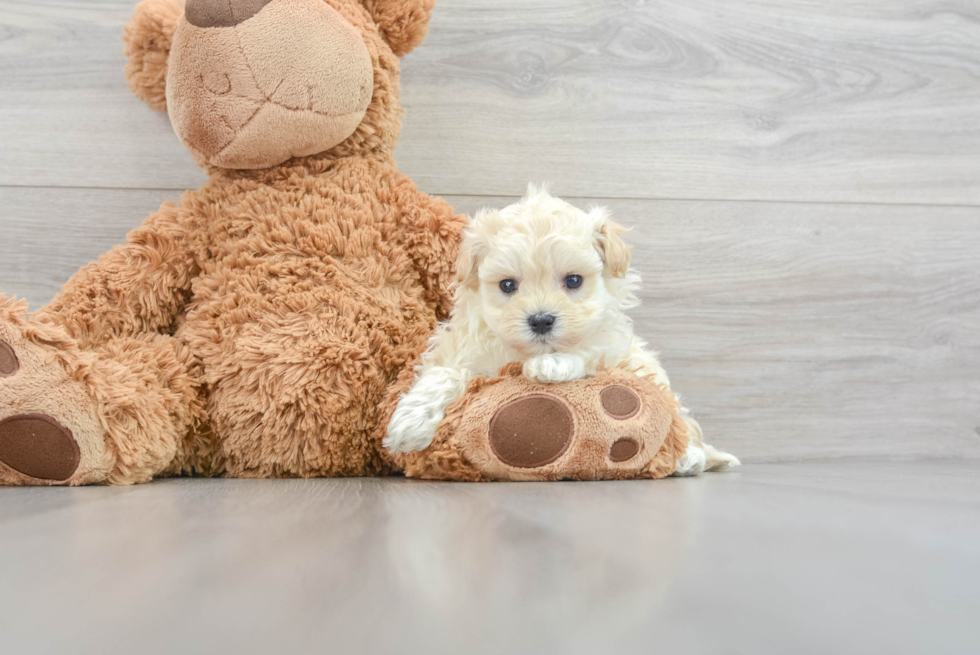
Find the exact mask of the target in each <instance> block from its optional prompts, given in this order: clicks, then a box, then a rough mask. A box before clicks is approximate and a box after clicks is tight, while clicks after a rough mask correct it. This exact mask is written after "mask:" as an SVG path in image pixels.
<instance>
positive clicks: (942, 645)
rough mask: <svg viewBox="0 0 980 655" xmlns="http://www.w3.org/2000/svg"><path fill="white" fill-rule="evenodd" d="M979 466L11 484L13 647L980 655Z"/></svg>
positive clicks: (7, 571) (6, 626) (7, 605)
mask: <svg viewBox="0 0 980 655" xmlns="http://www.w3.org/2000/svg"><path fill="white" fill-rule="evenodd" d="M978 516H980V476H978V475H977V472H976V469H975V467H974V466H973V465H972V464H971V463H969V462H965V461H962V460H960V461H956V462H938V463H937V462H931V463H930V462H923V463H918V464H915V465H914V466H912V465H909V464H904V463H887V462H885V463H882V462H877V463H866V462H858V461H851V462H824V463H820V462H809V463H805V464H759V465H754V466H751V467H746V468H745V469H744V470H742V471H739V472H734V473H729V474H717V475H713V476H707V477H704V478H700V479H671V480H664V481H658V482H642V481H640V482H624V483H580V484H576V483H554V484H535V483H523V484H522V483H512V484H476V485H473V484H448V483H426V482H418V481H408V480H371V479H367V480H303V481H300V480H295V481H278V480H271V481H268V480H263V481H246V480H170V481H162V482H157V483H154V484H151V485H144V486H140V487H133V488H124V489H116V488H90V489H72V490H60V489H8V490H3V493H0V553H3V557H0V580H3V584H2V587H0V635H2V637H0V639H2V644H3V646H2V650H3V652H4V653H17V652H23V653H63V652H70V653H80V654H81V653H84V654H88V653H146V654H147V655H155V654H157V653H159V654H161V655H162V654H170V653H183V652H188V653H241V654H243V655H244V654H250V653H261V654H268V653H311V652H322V653H452V654H457V653H513V654H515V655H516V654H523V653H527V654H529V655H539V654H541V653H590V654H595V653H638V654H639V653H643V654H644V655H649V654H650V653H745V654H747V655H758V654H759V653H774V654H778V655H783V654H786V653H793V654H797V653H799V654H801V655H805V654H808V653H813V654H821V655H823V654H826V653H834V654H849V653H855V654H857V653H860V654H866V653H892V654H895V655H902V654H905V653H929V654H930V655H931V654H935V653H963V654H964V655H965V654H967V653H975V652H976V644H977V639H978V638H980V628H978V626H977V620H976V618H977V616H978V615H980V596H978V594H977V592H976V590H977V588H978V587H980V567H978V566H977V558H978V556H977V548H976V545H977V543H980V521H978Z"/></svg>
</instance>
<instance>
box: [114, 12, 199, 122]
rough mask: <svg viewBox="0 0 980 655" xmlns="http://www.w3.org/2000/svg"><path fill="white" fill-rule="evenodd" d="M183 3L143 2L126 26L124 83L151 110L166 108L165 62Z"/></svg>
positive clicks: (124, 37)
mask: <svg viewBox="0 0 980 655" xmlns="http://www.w3.org/2000/svg"><path fill="white" fill-rule="evenodd" d="M183 15H184V3H182V2H178V1H177V0H143V2H141V3H139V4H138V5H136V9H135V10H134V12H133V17H132V18H131V19H130V21H129V23H127V24H126V29H125V32H123V40H124V41H125V42H126V59H127V60H128V61H127V62H126V82H127V83H128V84H129V88H130V89H131V90H132V91H133V93H135V94H136V97H137V98H139V99H140V100H143V101H144V102H146V104H148V105H150V106H151V107H153V108H154V109H159V110H161V111H166V109H167V93H166V82H167V59H169V57H170V44H171V42H172V41H173V36H174V31H175V30H176V29H177V21H179V20H180V17H181V16H183Z"/></svg>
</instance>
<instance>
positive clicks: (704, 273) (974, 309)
mask: <svg viewBox="0 0 980 655" xmlns="http://www.w3.org/2000/svg"><path fill="white" fill-rule="evenodd" d="M168 199H169V200H176V199H177V196H176V194H173V193H167V192H162V191H120V190H76V189H34V190H28V189H0V207H3V208H4V209H3V210H2V212H3V213H2V214H0V215H2V219H0V222H2V224H3V225H4V229H5V235H4V236H5V238H4V239H3V240H2V241H0V288H3V290H4V291H5V292H7V293H10V294H17V295H21V296H26V297H27V298H29V299H30V301H31V302H32V306H34V307H38V306H40V304H43V303H45V302H47V301H48V300H49V299H50V298H51V297H52V296H53V295H54V293H55V292H56V291H57V289H58V288H60V285H61V284H62V283H63V282H64V281H65V280H66V279H67V278H68V277H69V276H70V275H71V274H72V273H73V272H74V271H75V270H77V269H78V267H80V266H81V265H83V264H85V263H87V262H88V261H90V260H92V259H95V258H96V257H98V255H99V254H101V253H102V252H103V251H105V250H107V249H108V248H109V247H111V246H112V245H113V244H115V243H118V242H120V241H121V240H122V239H123V237H124V235H125V233H126V232H127V231H129V230H130V229H132V228H134V227H136V226H137V225H139V223H140V222H141V221H142V219H143V218H144V217H145V216H146V215H147V214H148V213H149V212H151V211H153V210H155V209H156V208H157V207H158V206H159V204H160V203H161V202H162V201H164V200H168ZM448 200H449V201H450V202H452V203H454V204H455V206H456V207H457V209H458V210H460V211H465V212H471V213H472V212H475V211H476V210H477V209H479V208H480V207H482V206H502V205H504V204H507V203H509V202H511V201H513V200H514V199H513V198H474V197H452V196H451V197H449V198H448ZM570 201H572V202H574V203H576V204H579V205H582V206H586V205H588V204H591V203H593V202H596V201H595V200H589V199H575V198H571V199H570ZM603 202H604V204H607V205H608V206H610V207H611V209H612V211H613V214H614V216H616V218H617V220H619V221H621V222H622V223H624V224H626V225H632V226H635V227H636V228H637V229H635V230H634V231H633V232H632V233H631V234H630V235H629V239H630V240H631V242H633V243H634V244H635V246H636V248H635V251H634V264H635V265H636V266H637V267H638V268H639V270H640V271H641V272H642V274H643V276H644V279H645V285H644V298H645V300H644V305H643V306H642V307H641V308H640V309H638V310H637V311H636V312H635V314H634V316H635V318H636V323H637V330H638V332H639V333H640V334H641V335H643V336H644V337H646V338H647V339H648V340H649V341H650V342H651V344H652V345H653V346H654V347H655V348H656V349H658V350H660V351H661V352H662V355H663V359H664V362H665V365H666V368H667V370H668V372H669V373H670V376H671V380H672V382H673V385H674V387H675V389H676V390H678V391H679V392H681V394H682V395H683V396H684V399H685V402H686V403H687V404H688V405H689V406H690V407H691V408H692V411H693V413H694V415H695V416H697V417H698V419H699V420H700V421H701V422H702V424H703V427H704V429H705V433H706V434H707V435H708V438H709V442H711V443H714V444H715V445H718V446H720V447H725V448H729V449H731V450H732V451H733V452H735V453H737V454H738V455H740V456H742V457H744V458H745V459H746V460H747V461H750V462H751V461H769V460H786V459H801V458H824V457H843V456H861V457H881V458H888V459H896V458H899V459H901V458H911V457H917V456H923V455H924V456H935V457H941V456H968V457H977V456H980V375H978V371H980V265H978V259H977V257H978V255H977V253H978V252H980V209H975V208H953V207H888V206H881V205H820V204H781V203H756V202H707V201H704V202H693V201H654V200H615V201H603Z"/></svg>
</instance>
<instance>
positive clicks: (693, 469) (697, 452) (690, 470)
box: [674, 444, 708, 478]
mask: <svg viewBox="0 0 980 655" xmlns="http://www.w3.org/2000/svg"><path fill="white" fill-rule="evenodd" d="M707 463H708V457H707V455H705V453H704V449H703V448H701V447H699V446H696V445H694V444H690V445H688V447H687V450H686V451H684V454H683V455H681V456H680V457H679V458H678V460H677V470H675V471H674V475H676V476H678V477H684V478H686V477H693V476H696V475H701V474H702V473H704V469H705V466H706V465H707Z"/></svg>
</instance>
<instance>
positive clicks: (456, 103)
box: [0, 0, 980, 204]
mask: <svg viewBox="0 0 980 655" xmlns="http://www.w3.org/2000/svg"><path fill="white" fill-rule="evenodd" d="M132 5H133V2H132V0H101V1H99V2H92V1H91V0H68V1H66V0H30V1H28V0H0V89H2V90H3V93H2V94H0V143H2V144H3V148H4V156H3V157H2V158H0V185H38V186H44V185H52V186H96V187H125V188H175V189H183V188H188V187H196V186H198V185H199V184H200V183H201V180H202V174H201V173H200V172H199V171H198V170H196V169H195V168H194V167H193V165H192V163H191V159H190V156H189V155H188V154H187V153H186V152H185V151H184V149H183V148H182V147H181V146H180V144H179V143H178V142H177V139H176V138H175V137H174V135H173V134H172V131H171V129H170V126H169V123H168V121H167V120H166V117H164V116H162V115H159V114H157V113H155V112H153V111H152V110H150V109H148V108H146V107H144V106H142V105H141V104H140V103H139V102H138V101H137V100H136V99H135V98H132V97H131V95H130V94H129V91H128V89H127V88H126V85H125V82H124V80H123V76H122V72H121V67H122V64H123V57H122V44H121V42H120V40H119V34H120V32H121V30H122V26H123V24H124V22H125V21H126V19H127V17H128V16H129V14H130V12H131V10H132ZM403 68H404V101H405V105H406V107H407V110H408V114H407V116H406V119H405V130H404V133H403V138H402V141H401V144H400V147H399V150H398V158H399V161H400V163H401V165H402V168H403V169H404V170H405V171H406V172H407V173H408V174H409V175H411V176H412V177H413V178H414V179H416V180H417V181H418V182H419V183H420V185H421V186H422V187H423V188H424V189H426V190H428V191H431V192H433V193H438V194H450V193H457V194H476V195H481V194H513V193H517V192H519V190H520V189H521V188H523V186H524V184H526V182H527V181H528V180H530V179H533V180H552V181H554V182H555V189H556V191H557V192H559V193H562V194H565V195H580V196H600V197H639V198H709V199H719V198H721V199H769V200H775V199H780V200H806V201H847V202H853V201H873V202H887V203H939V204H980V182H978V180H980V121H978V120H977V116H978V115H980V5H977V4H976V3H975V2H968V1H966V0H923V1H922V2H912V1H911V0H901V1H896V2H889V3H881V2H874V1H873V0H860V1H858V2H853V1H851V0H829V1H828V2H812V1H810V0H779V1H777V0H765V1H762V0H738V1H737V2H732V1H730V0H707V1H705V2H699V3H695V4H692V3H689V2H683V1H681V0H676V1H646V0H609V1H606V2H599V1H597V0H571V1H566V0H562V1H560V2H559V1H556V0H519V1H518V0H507V1H505V2H500V1H499V0H440V2H439V6H438V8H437V10H436V12H435V14H434V19H433V23H432V29H431V32H430V37H429V39H428V42H427V43H425V44H424V45H423V46H422V47H421V48H419V49H418V50H417V51H416V52H415V53H413V54H412V55H410V56H409V57H408V58H407V59H406V60H405V62H404V66H403Z"/></svg>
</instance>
